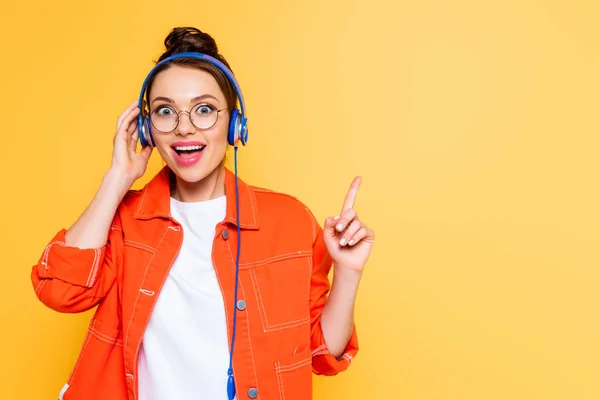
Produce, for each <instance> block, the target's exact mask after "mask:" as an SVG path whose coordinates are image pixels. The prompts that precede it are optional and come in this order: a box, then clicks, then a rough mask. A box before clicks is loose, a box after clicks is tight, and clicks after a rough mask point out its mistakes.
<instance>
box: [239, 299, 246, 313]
mask: <svg viewBox="0 0 600 400" xmlns="http://www.w3.org/2000/svg"><path fill="white" fill-rule="evenodd" d="M237 309H238V310H240V311H244V310H245V309H246V302H245V301H244V300H238V302H237Z"/></svg>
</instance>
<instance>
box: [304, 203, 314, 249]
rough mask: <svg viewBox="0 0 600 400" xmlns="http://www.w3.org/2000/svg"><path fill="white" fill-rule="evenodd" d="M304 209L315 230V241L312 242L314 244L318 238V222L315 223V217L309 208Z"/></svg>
mask: <svg viewBox="0 0 600 400" xmlns="http://www.w3.org/2000/svg"><path fill="white" fill-rule="evenodd" d="M304 209H305V210H306V213H307V214H308V216H309V218H310V222H311V224H312V229H313V240H312V241H313V242H314V241H315V239H316V238H317V226H316V223H317V221H315V217H314V216H313V214H312V213H311V212H310V210H309V209H308V207H304Z"/></svg>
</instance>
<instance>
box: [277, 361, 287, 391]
mask: <svg viewBox="0 0 600 400" xmlns="http://www.w3.org/2000/svg"><path fill="white" fill-rule="evenodd" d="M279 367H280V364H279V361H277V364H275V376H276V377H277V388H278V389H279V398H280V399H281V400H285V396H284V393H283V383H282V382H281V374H280V373H279Z"/></svg>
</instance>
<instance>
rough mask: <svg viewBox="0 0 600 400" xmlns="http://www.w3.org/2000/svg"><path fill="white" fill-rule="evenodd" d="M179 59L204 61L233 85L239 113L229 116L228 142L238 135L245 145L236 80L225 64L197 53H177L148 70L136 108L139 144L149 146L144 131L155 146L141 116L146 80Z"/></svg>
mask: <svg viewBox="0 0 600 400" xmlns="http://www.w3.org/2000/svg"><path fill="white" fill-rule="evenodd" d="M179 58H192V59H196V60H206V61H208V62H210V63H211V64H213V65H214V66H216V67H217V68H219V69H220V70H221V71H222V72H223V73H224V74H225V75H226V76H227V78H228V79H229V81H230V82H231V84H232V85H233V87H234V89H235V92H236V95H237V98H238V101H239V103H240V108H241V113H238V112H237V110H234V112H233V115H232V116H231V118H232V124H231V126H230V128H229V132H228V141H229V143H230V144H231V145H234V143H233V142H235V136H237V135H239V138H240V139H241V141H242V144H244V145H245V144H246V141H247V140H248V128H247V126H246V124H247V118H246V106H245V104H244V96H243V94H242V90H241V88H240V85H239V84H238V82H237V80H236V79H235V76H234V75H233V72H232V71H231V70H230V69H229V68H227V66H226V65H225V64H223V63H222V62H221V61H219V60H217V59H216V58H214V57H212V56H209V55H208V54H204V53H199V52H183V53H177V54H174V55H172V56H170V57H167V58H165V59H164V60H162V61H160V62H159V63H157V64H156V65H155V66H154V68H152V70H150V72H149V73H148V75H147V76H146V78H145V79H144V83H143V84H142V89H141V91H140V98H139V100H138V107H139V109H140V113H139V115H138V132H139V138H140V142H141V143H142V145H147V144H149V143H148V142H147V139H146V137H145V136H146V135H145V130H147V131H148V136H149V137H150V140H151V142H152V145H153V146H154V145H155V143H154V138H153V137H152V133H151V130H150V126H149V125H150V124H149V123H148V126H147V127H146V126H144V124H145V118H144V116H143V115H142V112H143V109H142V106H143V104H144V95H145V94H146V89H147V85H148V80H149V79H150V77H151V76H152V75H153V74H154V72H155V71H156V69H157V68H159V67H160V66H162V65H164V64H166V63H168V62H170V61H173V60H176V59H179ZM239 114H241V115H239ZM238 119H239V121H238Z"/></svg>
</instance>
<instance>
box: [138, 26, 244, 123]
mask: <svg viewBox="0 0 600 400" xmlns="http://www.w3.org/2000/svg"><path fill="white" fill-rule="evenodd" d="M165 48H166V50H165V52H164V53H162V55H161V56H160V57H159V59H158V60H157V62H156V63H157V64H158V63H159V62H161V61H163V60H164V59H166V58H167V57H170V56H172V55H175V54H178V53H183V52H198V53H204V54H206V55H209V56H211V57H213V58H216V59H217V60H219V61H220V62H222V63H223V64H225V65H226V66H227V68H229V69H230V70H231V67H230V66H229V63H228V62H227V60H225V57H223V56H222V55H221V54H219V49H218V47H217V43H216V42H215V40H214V39H213V38H212V36H210V35H209V34H207V33H204V32H202V31H200V30H199V29H196V28H193V27H179V28H174V29H173V30H172V31H171V32H170V33H169V35H167V37H166V38H165ZM173 65H181V66H187V67H192V68H199V69H202V70H204V71H206V72H208V73H210V74H211V75H212V76H213V77H214V78H215V80H216V81H217V84H218V85H219V87H220V88H221V91H222V92H223V94H224V95H225V100H226V101H227V108H228V109H229V112H230V113H231V111H233V109H234V108H235V106H236V103H237V94H236V91H235V88H234V87H233V84H232V83H231V81H230V80H229V78H228V77H227V75H225V73H223V71H221V70H220V69H219V68H218V67H217V66H215V65H214V64H212V63H210V62H209V61H205V60H199V59H194V58H178V59H175V60H171V61H169V62H167V63H165V64H163V65H161V66H160V67H158V68H157V69H156V70H155V71H154V73H153V74H152V76H151V77H150V78H148V84H147V90H146V103H147V104H149V103H150V102H149V100H150V90H151V89H152V83H153V82H154V78H155V77H156V75H157V74H158V73H159V72H160V71H163V70H165V69H167V68H169V67H171V66H173ZM232 72H233V71H232Z"/></svg>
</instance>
